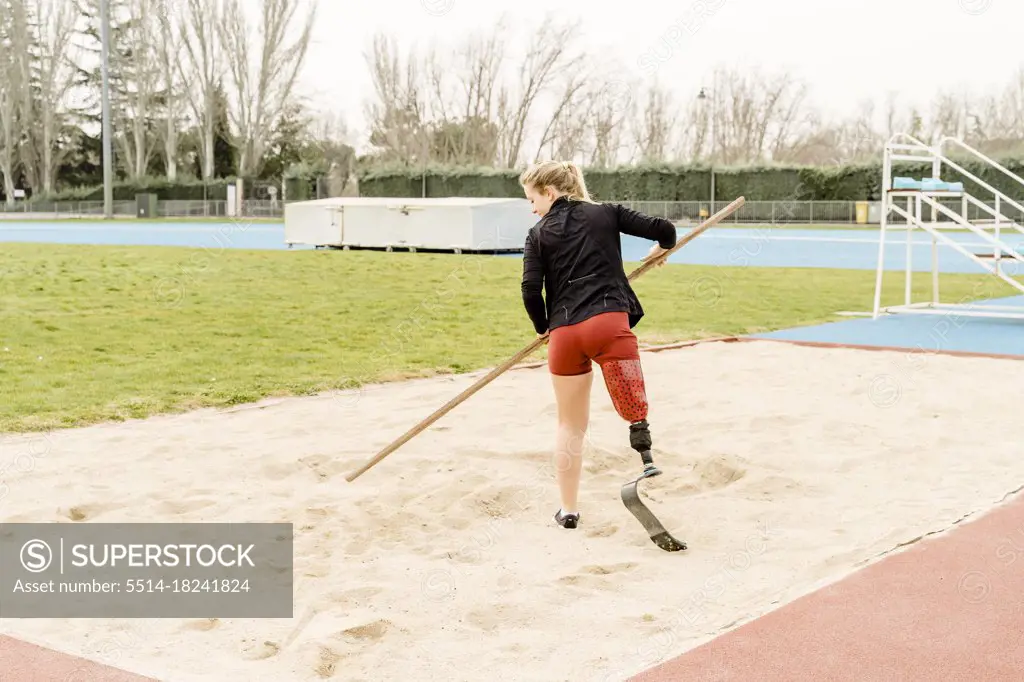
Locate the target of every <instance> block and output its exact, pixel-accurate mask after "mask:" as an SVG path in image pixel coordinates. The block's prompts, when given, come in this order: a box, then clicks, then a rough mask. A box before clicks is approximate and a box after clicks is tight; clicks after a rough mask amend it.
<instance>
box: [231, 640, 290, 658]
mask: <svg viewBox="0 0 1024 682" xmlns="http://www.w3.org/2000/svg"><path fill="white" fill-rule="evenodd" d="M241 650H242V658H244V659H245V660H247V661H262V660H264V659H267V658H271V657H272V656H276V655H277V652H278V651H280V650H281V647H280V646H279V645H278V644H277V642H271V641H269V640H266V641H263V642H257V641H256V640H254V639H247V640H244V641H243V642H242V646H241Z"/></svg>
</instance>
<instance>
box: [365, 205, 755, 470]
mask: <svg viewBox="0 0 1024 682" xmlns="http://www.w3.org/2000/svg"><path fill="white" fill-rule="evenodd" d="M744 203H746V199H744V198H743V197H739V198H738V199H736V200H735V201H733V202H732V203H731V204H729V205H728V206H726V207H725V208H723V209H722V210H720V211H718V212H717V213H715V214H714V215H712V216H710V217H709V218H708V219H707V220H705V221H704V222H703V223H701V224H700V225H698V226H697V227H695V228H693V229H692V230H690V231H689V232H688V233H687V234H686V236H684V237H683V238H682V239H680V240H678V241H676V245H675V246H673V247H672V248H671V249H669V250H668V251H666V252H665V253H663V254H661V255H660V256H658V257H657V258H652V259H650V260H646V261H644V263H643V264H642V265H641V266H640V267H638V268H636V269H635V270H633V272H631V273H629V277H628V279H629V281H633V280H634V279H636V278H637V277H639V276H640V275H642V274H644V273H645V272H647V271H648V270H650V269H651V268H653V267H655V266H656V265H657V264H658V263H660V262H662V261H664V260H665V259H666V258H668V257H669V256H670V255H672V254H673V253H675V252H676V251H678V250H679V249H681V248H683V247H684V246H686V245H687V244H689V243H690V242H691V241H693V240H694V239H696V238H697V236H698V235H700V234H701V233H702V232H704V231H705V230H707V229H708V228H709V227H711V226H712V225H716V224H717V223H719V222H721V221H722V219H724V218H725V217H726V216H728V215H729V214H731V213H733V212H735V211H736V210H738V209H739V208H740V207H741V206H743V204H744ZM546 342H547V337H539V338H537V339H534V340H533V341H532V342H531V343H530V344H529V345H528V346H526V347H525V348H523V349H522V350H521V351H519V352H518V353H516V354H515V355H513V356H512V357H510V358H509V359H508V360H506V361H505V362H503V363H501V364H500V365H498V366H497V367H495V368H494V369H492V370H491V371H490V372H488V373H487V374H486V375H485V376H483V377H481V378H480V379H478V380H477V381H476V383H474V384H473V385H472V386H470V387H469V388H467V389H466V390H465V391H463V392H462V393H460V394H459V395H457V396H455V397H454V398H452V399H451V400H449V401H448V402H447V403H445V404H444V405H442V406H441V407H439V408H438V409H437V410H435V411H434V413H433V414H431V415H430V416H429V417H427V418H426V419H424V420H423V421H421V422H420V423H419V424H417V425H416V426H414V427H412V428H411V429H409V430H408V431H406V432H405V433H404V434H403V435H402V436H401V437H400V438H398V440H396V441H394V442H393V443H391V444H390V445H388V446H387V447H386V448H384V449H383V450H381V451H380V452H378V453H377V454H376V455H374V456H373V458H371V459H370V460H368V461H367V462H366V463H365V464H363V465H362V466H361V467H359V468H358V469H356V470H354V471H352V472H351V473H349V474H347V475H346V476H345V480H346V481H348V482H349V483H351V482H352V481H354V480H356V479H357V478H359V477H360V476H362V475H363V474H364V473H366V472H367V471H368V470H369V469H370V468H371V467H373V466H375V465H376V464H378V463H379V462H380V461H381V460H382V459H384V458H385V457H387V456H388V455H390V454H391V453H392V452H394V451H395V450H397V449H398V448H400V447H402V446H403V445H405V444H406V443H408V442H409V441H410V440H412V439H413V438H414V437H415V436H416V435H418V434H420V433H422V432H423V431H424V430H425V429H426V428H427V427H428V426H430V425H431V424H433V423H434V422H436V421H437V420H438V419H440V418H441V417H443V416H444V415H446V414H448V413H449V412H451V411H452V410H453V409H455V408H456V407H457V406H458V405H460V404H461V403H463V402H465V401H466V400H467V399H468V398H469V397H470V396H471V395H473V394H474V393H476V392H477V391H479V390H480V389H481V388H483V387H484V386H486V385H487V384H489V383H491V382H492V381H494V380H495V379H497V378H498V377H499V376H501V375H502V374H504V373H505V372H507V371H508V370H509V369H511V368H512V367H513V366H515V365H517V364H518V363H520V362H522V361H523V360H524V359H525V358H526V357H528V356H529V355H530V354H531V353H533V352H534V351H535V350H537V349H538V348H540V347H541V346H542V345H543V344H544V343H546Z"/></svg>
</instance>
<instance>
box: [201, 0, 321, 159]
mask: <svg viewBox="0 0 1024 682" xmlns="http://www.w3.org/2000/svg"><path fill="white" fill-rule="evenodd" d="M316 2H317V0H312V2H311V4H310V6H309V10H308V13H307V14H306V17H305V22H304V23H303V24H301V26H300V29H301V30H300V33H299V36H298V37H297V38H296V39H295V40H294V41H293V42H289V41H288V39H287V33H288V31H289V30H290V29H291V28H292V22H293V20H294V19H295V16H296V12H297V11H298V10H299V6H300V0H261V3H260V8H261V14H260V19H259V24H258V25H259V30H258V31H257V34H258V36H259V38H258V42H257V43H256V44H257V45H258V47H259V53H258V54H257V56H256V60H255V61H254V60H252V59H250V56H249V45H250V43H251V42H253V35H252V32H251V29H250V22H249V21H248V19H247V18H246V12H245V11H244V10H243V9H242V7H241V5H240V4H239V2H238V0H225V3H224V13H223V15H222V16H221V23H220V24H219V29H220V38H221V41H222V43H223V46H224V49H225V52H226V59H227V61H228V65H229V66H228V75H229V79H230V83H231V85H232V86H233V89H234V93H233V95H234V106H233V107H232V108H231V119H232V123H233V124H234V137H235V147H236V148H237V150H238V172H239V174H240V175H241V176H242V177H252V176H255V175H256V174H257V173H258V172H259V168H260V164H261V160H262V158H263V152H264V150H265V149H266V145H267V142H268V141H269V139H270V135H271V133H272V132H273V130H274V125H275V124H276V123H277V120H278V118H279V117H280V116H281V113H282V112H283V110H284V107H285V104H286V103H287V101H288V98H289V97H290V96H291V94H292V91H293V89H294V87H295V81H296V79H297V78H298V73H299V70H300V69H301V68H302V65H303V62H304V61H305V57H306V52H307V50H308V49H309V40H310V35H311V33H312V30H313V22H314V21H315V20H316Z"/></svg>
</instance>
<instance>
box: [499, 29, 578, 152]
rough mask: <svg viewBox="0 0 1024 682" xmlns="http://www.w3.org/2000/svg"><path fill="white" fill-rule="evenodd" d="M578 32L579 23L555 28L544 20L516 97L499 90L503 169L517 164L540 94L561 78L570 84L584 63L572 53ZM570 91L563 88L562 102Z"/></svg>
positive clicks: (524, 69) (503, 89)
mask: <svg viewBox="0 0 1024 682" xmlns="http://www.w3.org/2000/svg"><path fill="white" fill-rule="evenodd" d="M578 31H579V22H572V23H568V24H562V25H558V24H556V23H555V22H554V20H553V19H551V18H550V17H547V18H545V20H544V22H543V23H542V24H541V26H540V27H539V28H538V29H537V31H536V32H535V33H534V37H533V39H532V41H531V42H530V47H529V49H528V50H527V54H526V58H525V59H524V60H523V67H522V77H521V81H520V89H519V93H518V96H517V97H515V99H513V97H514V96H513V95H512V94H511V92H510V91H509V90H508V89H507V88H506V87H502V89H501V94H500V96H499V102H498V117H499V127H500V130H501V141H500V146H499V154H500V157H501V160H502V165H504V166H506V167H508V168H513V167H515V166H516V165H517V164H518V163H519V161H520V155H521V153H522V149H523V145H524V143H525V141H526V138H527V134H528V132H529V123H530V114H531V112H532V111H533V108H534V105H535V104H536V103H537V100H538V98H539V97H540V96H541V94H542V93H544V92H545V91H546V90H547V89H548V88H550V87H551V85H552V81H556V80H558V79H559V78H560V77H564V76H566V75H568V76H569V79H570V80H569V82H570V83H571V82H572V81H571V79H572V75H573V72H574V71H576V70H578V69H579V68H580V65H581V64H582V63H583V55H581V54H579V53H573V52H572V51H571V45H572V37H573V35H574V34H575V33H577V32H578ZM569 90H570V88H569V87H568V86H563V88H562V93H563V96H562V97H561V98H560V99H561V100H562V101H564V100H565V94H564V93H567V92H569Z"/></svg>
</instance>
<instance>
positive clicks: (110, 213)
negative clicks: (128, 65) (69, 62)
mask: <svg viewBox="0 0 1024 682" xmlns="http://www.w3.org/2000/svg"><path fill="white" fill-rule="evenodd" d="M100 42H101V52H102V54H103V66H102V69H103V133H102V134H103V215H104V217H105V218H107V219H110V218H113V217H114V187H113V184H112V183H113V177H112V176H113V171H112V165H111V158H110V156H111V144H110V73H109V72H110V63H109V62H110V8H109V7H108V0H100Z"/></svg>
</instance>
